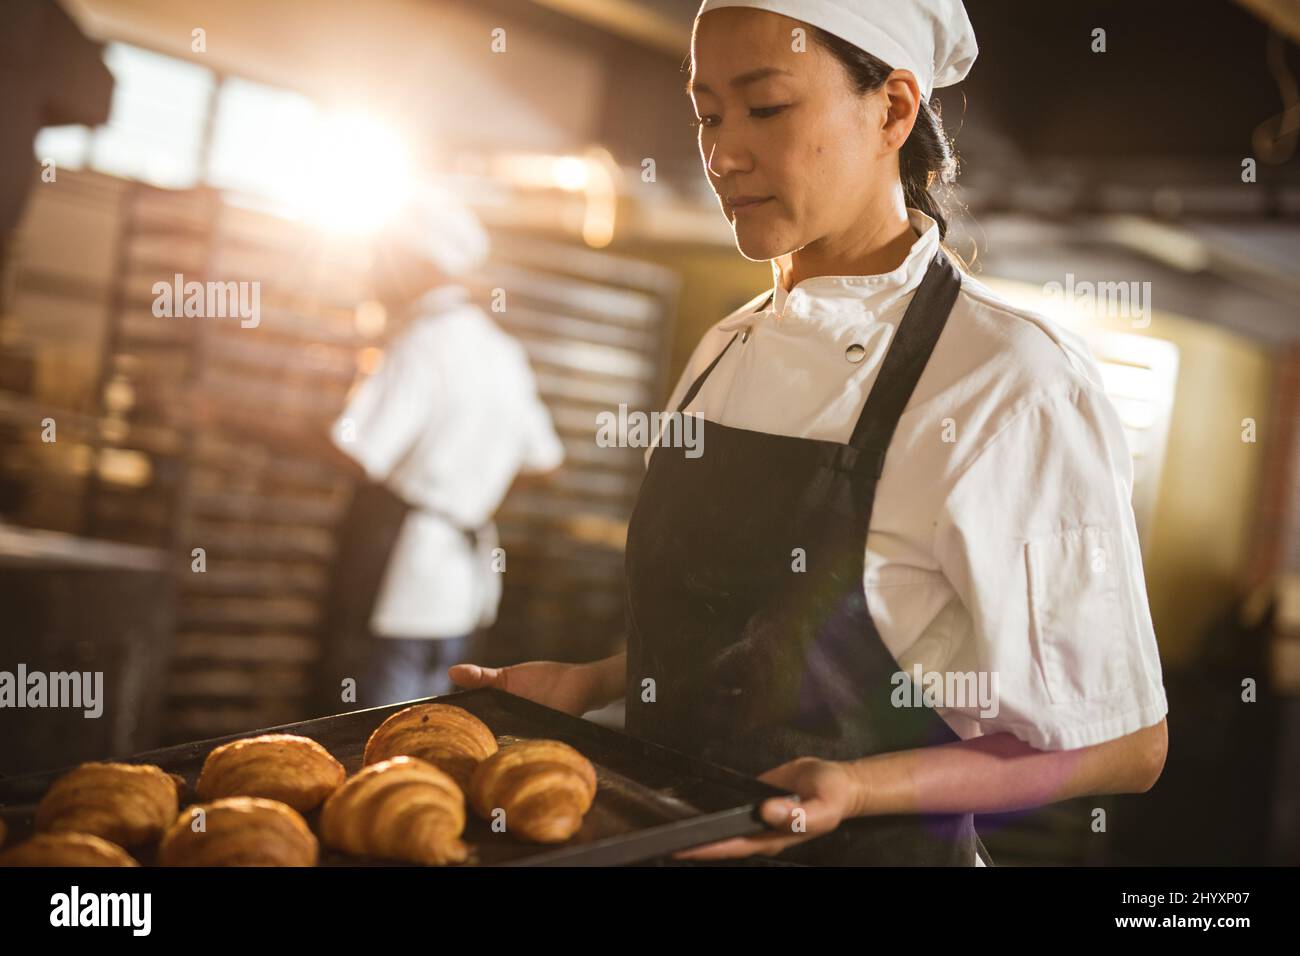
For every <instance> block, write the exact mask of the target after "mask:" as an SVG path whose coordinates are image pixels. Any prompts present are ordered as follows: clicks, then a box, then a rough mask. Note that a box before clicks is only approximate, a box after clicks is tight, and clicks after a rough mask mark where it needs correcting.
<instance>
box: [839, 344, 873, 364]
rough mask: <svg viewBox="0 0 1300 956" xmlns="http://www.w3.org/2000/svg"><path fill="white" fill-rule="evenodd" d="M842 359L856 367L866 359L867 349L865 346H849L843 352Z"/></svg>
mask: <svg viewBox="0 0 1300 956" xmlns="http://www.w3.org/2000/svg"><path fill="white" fill-rule="evenodd" d="M844 357H845V358H846V359H848V360H849V361H850V362H852V363H853V364H854V365H857V364H858V363H859V362H861V361H862V360H863V359H864V358H866V357H867V348H866V346H865V345H857V344H854V345H850V346H849V347H848V348H846V349H845V350H844Z"/></svg>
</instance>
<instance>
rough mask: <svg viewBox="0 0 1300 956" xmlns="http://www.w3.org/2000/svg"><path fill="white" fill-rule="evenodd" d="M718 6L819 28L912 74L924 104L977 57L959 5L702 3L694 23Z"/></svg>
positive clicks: (894, 0) (785, 0)
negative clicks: (745, 9)
mask: <svg viewBox="0 0 1300 956" xmlns="http://www.w3.org/2000/svg"><path fill="white" fill-rule="evenodd" d="M719 7H753V8H754V9H755V10H767V11H768V12H770V13H779V14H782V15H783V16H787V17H791V18H793V19H795V20H802V21H803V22H804V23H808V24H811V25H812V26H815V27H821V29H823V30H825V31H826V32H827V33H830V34H833V35H834V36H837V37H839V38H840V39H841V40H847V41H848V42H849V43H852V44H853V45H854V46H856V47H858V48H859V49H861V50H864V51H866V52H867V53H870V54H871V55H872V56H874V57H876V58H878V59H880V60H884V61H885V62H886V63H888V64H889V65H890V66H891V67H893V68H894V69H896V70H911V71H912V73H913V74H914V75H915V76H916V82H917V84H918V85H919V86H920V87H921V96H922V97H923V98H924V99H925V100H926V101H929V99H930V94H931V92H933V90H934V89H935V88H936V87H940V86H952V85H953V84H954V83H959V82H961V80H962V79H964V78H965V76H966V74H967V73H969V72H970V68H971V64H972V63H974V62H975V56H976V54H978V53H979V47H978V46H976V44H975V31H974V29H972V27H971V24H970V18H969V17H967V16H966V8H965V7H964V6H962V0H704V2H703V3H701V4H700V9H699V12H698V13H697V14H696V15H695V18H696V20H698V19H699V18H700V17H701V16H703V15H704V14H706V13H708V12H709V11H710V10H717V9H718V8H719Z"/></svg>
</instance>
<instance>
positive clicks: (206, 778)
mask: <svg viewBox="0 0 1300 956" xmlns="http://www.w3.org/2000/svg"><path fill="white" fill-rule="evenodd" d="M344 776H346V774H345V773H344V770H343V764H341V763H339V762H338V761H337V760H335V759H334V757H333V756H332V755H331V754H330V752H329V751H328V750H326V749H325V748H324V747H322V746H321V745H320V744H318V743H317V742H316V741H314V740H312V739H310V738H308V737H298V736H295V735H293V734H263V735H262V736H260V737H247V738H245V739H243V740H234V741H231V742H230V743H228V744H222V745H221V746H220V747H217V748H216V749H215V750H213V751H212V752H211V753H209V754H208V757H207V759H206V760H205V761H203V770H202V771H201V772H200V773H199V782H198V786H197V787H196V790H197V792H198V797H199V799H200V800H216V799H219V798H220V797H238V796H243V797H265V798H267V799H268V800H279V801H280V802H281V803H286V804H288V805H289V806H291V807H293V808H294V809H295V810H297V811H298V812H299V813H306V812H307V811H308V810H312V809H315V808H316V807H318V806H320V804H321V801H323V800H324V799H325V798H326V797H328V796H329V795H330V794H331V793H333V792H334V791H335V790H336V789H337V788H338V786H339V784H341V783H342V782H343V778H344Z"/></svg>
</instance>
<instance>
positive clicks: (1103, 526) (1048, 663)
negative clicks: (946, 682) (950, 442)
mask: <svg viewBox="0 0 1300 956" xmlns="http://www.w3.org/2000/svg"><path fill="white" fill-rule="evenodd" d="M1132 476H1133V463H1132V458H1131V456H1130V453H1129V450H1128V445H1127V441H1126V439H1125V437H1124V432H1123V427H1122V425H1121V424H1120V421H1119V417H1118V414H1117V413H1116V411H1115V409H1114V406H1113V405H1112V404H1111V403H1110V400H1109V399H1108V398H1107V397H1106V395H1105V393H1104V392H1102V391H1100V390H1099V389H1097V388H1095V387H1091V386H1078V387H1071V388H1069V389H1065V390H1061V391H1058V392H1057V393H1054V394H1051V395H1048V396H1045V397H1043V398H1041V399H1039V400H1037V401H1035V402H1033V403H1031V404H1030V405H1028V406H1027V407H1026V408H1024V409H1022V410H1021V411H1019V412H1017V413H1015V414H1014V415H1013V416H1012V418H1011V420H1010V421H1009V422H1007V423H1006V424H1005V425H1003V426H1002V427H1001V429H1000V431H998V432H997V434H996V435H994V436H993V437H992V438H990V439H989V440H988V441H987V443H986V444H985V445H984V446H983V447H982V448H980V450H979V451H978V453H977V454H976V456H975V458H974V459H973V461H972V462H971V463H970V465H969V466H968V467H967V468H966V469H965V471H963V472H962V473H961V475H960V477H959V478H958V479H957V481H956V483H955V484H954V485H953V487H952V489H951V491H950V493H949V495H948V497H947V499H946V501H945V505H944V507H943V509H942V511H941V513H940V514H939V515H938V516H937V520H936V526H935V550H936V555H937V557H938V561H939V563H940V566H941V567H942V569H943V571H944V574H945V576H946V577H947V578H948V580H949V582H950V583H951V584H952V586H953V588H954V589H955V590H956V592H957V594H958V596H959V597H960V599H961V601H962V603H963V604H964V605H965V607H966V609H967V611H968V612H969V614H970V616H971V619H972V621H973V623H974V627H973V631H972V638H971V639H972V640H973V641H974V642H975V647H973V648H963V649H962V657H963V659H966V660H973V661H977V662H978V666H979V668H980V670H985V671H987V672H988V673H989V675H990V676H989V680H990V684H991V686H993V687H996V693H995V694H994V701H995V704H994V706H991V707H988V708H987V709H985V710H983V711H981V710H980V709H979V708H956V709H957V710H958V711H960V712H961V713H963V714H965V715H966V716H967V717H970V718H971V719H974V720H977V721H978V722H979V724H980V727H981V729H982V731H983V732H984V733H985V734H991V733H998V732H1008V733H1012V734H1014V735H1015V736H1016V737H1018V738H1020V739H1021V740H1024V741H1025V742H1026V743H1028V744H1030V745H1031V746H1033V747H1036V748H1038V749H1040V750H1072V749H1075V748H1079V747H1087V746H1092V745H1094V744H1098V743H1103V742H1105V741H1107V740H1113V739H1115V738H1117V737H1123V736H1125V735H1127V734H1130V733H1133V732H1135V731H1138V730H1140V729H1142V728H1144V727H1149V726H1151V725H1152V724H1155V723H1158V722H1159V720H1160V719H1161V718H1162V717H1163V716H1164V715H1165V714H1166V713H1167V711H1168V705H1167V703H1166V698H1165V691H1164V686H1163V678H1162V674H1161V667H1160V658H1159V652H1158V649H1157V645H1156V639H1155V631H1154V628H1153V625H1152V621H1151V612H1150V608H1149V606H1148V602H1147V596H1146V584H1145V579H1144V576H1143V568H1142V557H1141V550H1140V547H1139V542H1138V536H1137V526H1136V521H1135V519H1134V514H1133V507H1132Z"/></svg>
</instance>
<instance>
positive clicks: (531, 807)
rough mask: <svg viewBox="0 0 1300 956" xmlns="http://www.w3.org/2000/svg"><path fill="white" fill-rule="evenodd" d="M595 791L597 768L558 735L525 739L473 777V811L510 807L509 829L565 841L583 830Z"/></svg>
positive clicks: (488, 814) (484, 813) (487, 813)
mask: <svg viewBox="0 0 1300 956" xmlns="http://www.w3.org/2000/svg"><path fill="white" fill-rule="evenodd" d="M595 797H596V770H595V768H594V767H592V765H591V761H589V760H588V759H587V758H586V757H584V756H583V755H582V754H580V753H578V751H576V750H574V749H573V748H572V747H570V746H569V745H568V744H566V743H561V742H560V741H558V740H524V741H521V742H519V743H517V744H510V745H509V746H507V747H502V748H501V749H500V750H498V751H497V752H496V753H495V754H493V755H492V756H491V757H488V758H487V759H486V760H484V761H483V762H482V763H481V764H479V765H478V769H477V770H475V771H474V776H473V778H472V779H471V781H470V788H469V799H470V805H471V806H473V808H474V812H475V813H477V814H478V815H479V816H481V817H482V818H483V819H484V820H489V821H490V820H492V815H493V812H494V811H495V810H498V809H500V810H504V811H505V826H506V832H508V833H512V834H514V835H515V836H517V837H519V838H521V839H524V840H529V841H531V842H534V843H560V842H562V841H564V840H567V839H568V838H569V837H571V836H573V834H575V833H577V832H578V829H579V828H580V827H581V826H582V817H583V814H585V813H586V812H587V810H588V809H589V808H590V807H591V802H592V800H594V799H595Z"/></svg>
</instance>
